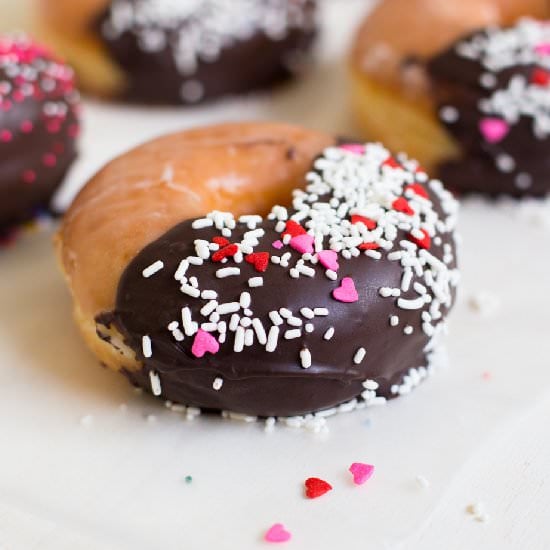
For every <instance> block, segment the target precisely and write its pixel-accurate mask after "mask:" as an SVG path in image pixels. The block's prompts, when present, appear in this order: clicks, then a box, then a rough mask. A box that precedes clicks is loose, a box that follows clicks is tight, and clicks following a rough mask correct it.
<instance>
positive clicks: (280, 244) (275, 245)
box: [271, 239, 284, 250]
mask: <svg viewBox="0 0 550 550" xmlns="http://www.w3.org/2000/svg"><path fill="white" fill-rule="evenodd" d="M271 246H272V247H273V248H275V249H277V250H281V248H283V246H284V244H283V241H281V240H279V239H277V240H276V241H273V242H272V243H271Z"/></svg>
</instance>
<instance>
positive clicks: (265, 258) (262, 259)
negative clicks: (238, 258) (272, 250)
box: [245, 252, 269, 273]
mask: <svg viewBox="0 0 550 550" xmlns="http://www.w3.org/2000/svg"><path fill="white" fill-rule="evenodd" d="M245 260H246V261H247V262H248V263H249V264H252V265H253V266H254V269H255V270H256V271H258V272H259V273H263V272H264V271H266V270H267V266H268V265H269V252H253V253H252V254H247V256H246V257H245Z"/></svg>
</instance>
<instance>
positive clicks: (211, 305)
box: [201, 300, 218, 317]
mask: <svg viewBox="0 0 550 550" xmlns="http://www.w3.org/2000/svg"><path fill="white" fill-rule="evenodd" d="M217 307H218V302H216V300H210V301H209V302H208V303H207V304H206V305H205V306H203V307H202V309H201V315H203V316H204V317H208V316H209V315H210V314H211V313H212V312H213V311H214V310H215V309H216V308H217Z"/></svg>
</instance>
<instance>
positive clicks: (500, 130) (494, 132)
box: [479, 117, 510, 143]
mask: <svg viewBox="0 0 550 550" xmlns="http://www.w3.org/2000/svg"><path fill="white" fill-rule="evenodd" d="M479 131H480V132H481V135H482V136H483V137H484V138H485V141H487V142H488V143H498V142H499V141H502V140H503V139H504V138H505V137H506V136H507V135H508V132H509V131H510V125H509V124H508V123H507V122H506V121H505V120H502V119H501V118H492V117H489V118H482V119H481V120H480V121H479Z"/></svg>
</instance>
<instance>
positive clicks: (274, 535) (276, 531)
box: [264, 523, 292, 543]
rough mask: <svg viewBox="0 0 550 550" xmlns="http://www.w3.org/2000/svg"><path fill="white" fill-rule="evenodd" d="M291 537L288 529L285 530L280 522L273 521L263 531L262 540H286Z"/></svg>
mask: <svg viewBox="0 0 550 550" xmlns="http://www.w3.org/2000/svg"><path fill="white" fill-rule="evenodd" d="M291 538H292V534H291V533H290V531H287V530H286V529H285V527H284V525H283V524H282V523H274V524H273V525H272V526H271V527H270V528H269V529H268V530H267V531H266V533H265V535H264V540H265V541H267V542H274V543H279V542H287V541H289V540H290V539H291Z"/></svg>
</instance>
